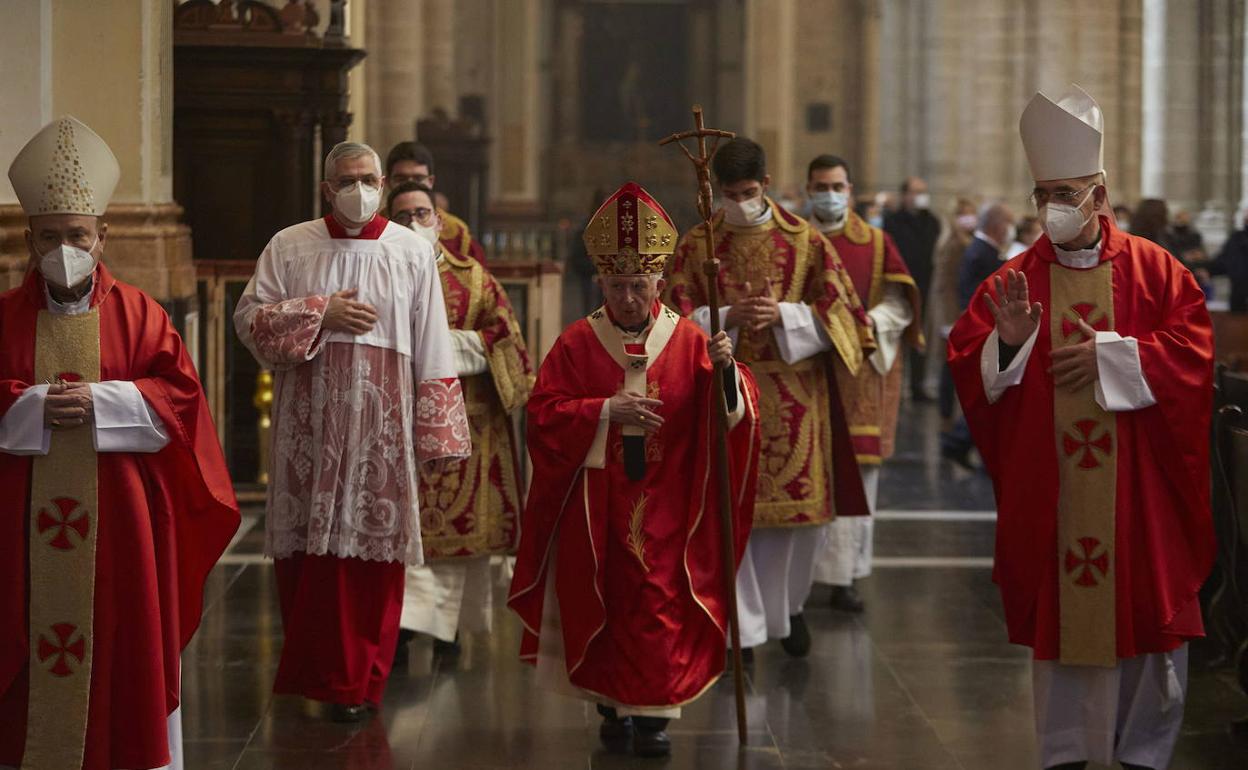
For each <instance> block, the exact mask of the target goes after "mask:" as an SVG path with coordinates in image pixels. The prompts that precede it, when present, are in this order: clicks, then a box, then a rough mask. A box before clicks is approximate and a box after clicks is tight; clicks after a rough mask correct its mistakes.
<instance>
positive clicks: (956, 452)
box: [940, 447, 976, 471]
mask: <svg viewBox="0 0 1248 770" xmlns="http://www.w3.org/2000/svg"><path fill="white" fill-rule="evenodd" d="M940 456H941V457H943V458H945V459H946V460H948V461H950V462H952V463H953V464H954V465H957V466H959V467H962V468H965V469H966V470H968V471H973V470H976V468H975V463H973V462H971V450H969V449H953V448H951V447H946V448H942V449H941V450H940Z"/></svg>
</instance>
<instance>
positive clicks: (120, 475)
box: [0, 265, 239, 770]
mask: <svg viewBox="0 0 1248 770" xmlns="http://www.w3.org/2000/svg"><path fill="white" fill-rule="evenodd" d="M91 306H92V307H94V308H97V309H98V310H99V314H100V376H101V380H102V381H107V380H128V381H132V382H134V384H135V385H136V386H137V387H138V389H139V391H140V392H141V393H142V394H143V397H144V399H145V400H146V401H147V403H148V404H149V405H150V406H151V408H152V409H153V410H155V412H156V413H157V414H158V415H159V416H160V419H161V421H162V422H163V423H164V427H165V430H166V431H167V432H168V434H169V437H170V442H169V444H168V445H167V446H165V448H164V449H162V450H160V451H159V452H156V453H153V454H137V453H125V452H118V453H100V454H98V455H97V463H98V466H97V468H98V484H99V487H98V490H99V491H98V508H99V512H100V515H99V516H98V517H97V518H96V519H95V520H96V521H97V522H98V523H97V527H98V540H97V545H96V562H95V564H96V576H95V598H94V626H93V628H92V630H91V643H92V645H93V647H94V652H93V657H94V664H93V666H92V669H91V671H92V680H91V691H90V704H89V709H88V717H87V736H86V754H85V758H84V761H83V767H84V768H87V769H88V770H96V769H98V770H110V769H111V768H119V767H135V768H137V767H158V766H161V765H164V764H166V763H167V762H168V761H169V750H168V746H167V743H168V741H167V737H166V725H165V721H166V716H167V715H168V714H170V713H171V712H172V711H173V710H174V708H176V707H177V705H178V698H179V693H180V686H179V683H178V677H179V668H178V667H179V657H180V655H181V653H182V649H183V648H184V647H185V646H186V645H187V643H188V642H190V640H191V636H192V635H193V634H194V633H195V629H196V628H198V626H199V620H200V612H201V609H202V606H203V589H204V581H205V580H206V578H207V576H208V572H209V570H211V569H212V567H213V565H214V564H216V562H217V559H218V558H219V557H220V556H221V554H222V553H223V552H224V550H225V548H226V546H227V545H228V544H229V542H230V538H231V537H232V536H233V534H234V532H235V531H236V530H237V528H238V523H239V515H238V504H237V502H236V501H235V499H234V491H233V487H232V485H231V483H230V478H229V474H228V472H227V470H226V466H225V458H224V457H223V456H222V454H221V446H220V444H219V443H218V441H217V434H216V430H215V429H214V427H213V422H212V418H211V416H210V415H209V413H208V406H207V402H206V400H205V399H204V395H203V389H202V388H201V386H200V383H199V378H198V376H197V375H196V374H195V369H194V367H193V366H192V365H191V361H190V359H189V358H188V357H187V354H186V350H185V348H184V347H183V345H182V339H181V338H180V337H179V336H178V334H177V332H176V331H174V329H173V326H172V325H171V324H170V322H169V317H168V315H166V313H165V311H164V310H163V309H162V308H161V307H160V305H158V304H157V303H156V301H155V300H153V299H152V298H150V297H148V296H147V295H146V294H144V293H142V292H141V291H139V290H138V289H135V288H133V287H131V286H128V285H126V284H124V283H120V282H118V281H116V280H115V279H114V278H113V277H112V276H111V275H110V274H109V272H108V270H107V269H106V268H104V266H103V265H101V266H99V267H98V268H97V272H96V276H95V289H94V294H93V296H92V299H91ZM46 308H47V301H46V299H45V296H44V288H43V279H42V278H41V277H40V276H39V274H38V273H37V272H34V271H32V272H30V273H29V274H28V275H27V276H26V280H25V282H24V283H23V284H22V286H20V287H18V288H16V289H13V290H11V291H8V292H5V293H4V294H0V339H2V340H3V341H4V344H3V346H2V347H0V417H2V416H3V415H4V414H5V413H6V412H7V411H8V409H9V408H10V407H11V406H12V405H13V403H14V402H15V401H16V400H17V399H18V397H19V396H20V395H21V394H22V393H23V392H24V391H25V390H26V388H28V387H30V386H31V385H32V384H33V382H32V380H33V378H34V366H35V364H34V361H35V351H34V342H35V322H36V317H37V315H38V312H39V311H40V310H43V309H46ZM31 462H32V461H31V458H30V457H21V456H15V455H10V454H5V453H0V489H4V490H5V495H4V498H3V500H2V501H0V628H3V629H4V631H3V632H2V633H0V765H11V766H15V767H16V766H20V765H21V757H22V753H23V747H24V743H25V737H26V713H27V691H28V678H29V671H28V667H29V650H28V647H29V645H28V642H27V638H28V634H27V632H26V616H27V601H28V599H27V588H26V585H27V579H26V578H27V551H28V535H27V518H28V513H27V505H28V503H27V495H28V490H29V484H30V471H31Z"/></svg>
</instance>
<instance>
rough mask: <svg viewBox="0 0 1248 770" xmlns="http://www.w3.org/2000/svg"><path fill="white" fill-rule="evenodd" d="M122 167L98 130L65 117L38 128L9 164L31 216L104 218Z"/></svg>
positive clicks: (18, 193) (28, 213) (24, 206)
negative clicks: (54, 215) (53, 215)
mask: <svg viewBox="0 0 1248 770" xmlns="http://www.w3.org/2000/svg"><path fill="white" fill-rule="evenodd" d="M120 177H121V167H120V166H119V165H118V164H117V158H116V156H114V155H113V151H112V150H110V149H109V148H108V145H107V144H106V143H105V142H104V140H103V139H101V138H100V136H99V134H97V133H95V132H94V131H92V130H91V129H89V128H87V126H86V125H85V124H83V123H82V122H81V121H80V120H78V119H77V118H74V117H72V116H69V115H66V116H65V117H63V118H59V119H57V120H54V121H52V122H51V123H49V124H48V125H46V126H44V127H43V128H41V129H39V133H37V134H35V135H34V136H33V137H32V138H31V140H30V141H29V142H27V143H26V146H25V147H23V148H22V150H21V152H19V153H18V154H17V157H16V158H14V159H13V165H11V166H9V181H10V182H11V183H12V184H13V190H14V192H16V193H17V199H18V200H19V201H20V202H21V204H22V208H23V209H24V210H25V211H26V215H27V216H31V217H34V216H39V215H41V214H86V215H88V216H96V217H98V216H103V215H104V209H106V208H108V202H109V200H110V199H111V198H112V197H113V190H114V189H116V187H117V180H118V179H119V178H120Z"/></svg>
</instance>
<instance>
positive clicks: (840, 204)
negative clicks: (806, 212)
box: [810, 190, 849, 222]
mask: <svg viewBox="0 0 1248 770" xmlns="http://www.w3.org/2000/svg"><path fill="white" fill-rule="evenodd" d="M810 207H811V210H813V211H814V212H815V216H817V217H819V218H820V219H822V220H823V221H824V222H839V221H841V220H842V219H844V218H845V212H846V211H848V210H849V193H847V192H845V191H843V190H842V191H841V192H837V191H835V190H820V191H818V192H812V193H811V194H810Z"/></svg>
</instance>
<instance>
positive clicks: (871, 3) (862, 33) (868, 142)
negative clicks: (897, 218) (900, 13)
mask: <svg viewBox="0 0 1248 770" xmlns="http://www.w3.org/2000/svg"><path fill="white" fill-rule="evenodd" d="M856 5H857V14H856V15H857V17H858V24H857V29H858V40H859V47H858V50H857V51H856V52H855V57H854V58H855V67H856V69H857V88H856V93H857V102H858V110H857V113H858V123H859V128H858V131H859V135H858V141H857V143H856V146H857V149H856V157H855V158H854V161H853V162H855V163H857V164H858V169H859V170H858V171H856V172H855V174H854V176H855V180H854V186H855V189H856V190H857V194H858V195H867V194H869V193H870V191H871V190H874V189H875V188H877V187H879V184H880V181H879V177H878V176H877V173H878V169H879V158H880V75H881V72H880V31H881V30H880V28H881V23H882V19H883V9H882V8H881V6H882V5H883V3H882V2H881V0H857V2H856Z"/></svg>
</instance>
